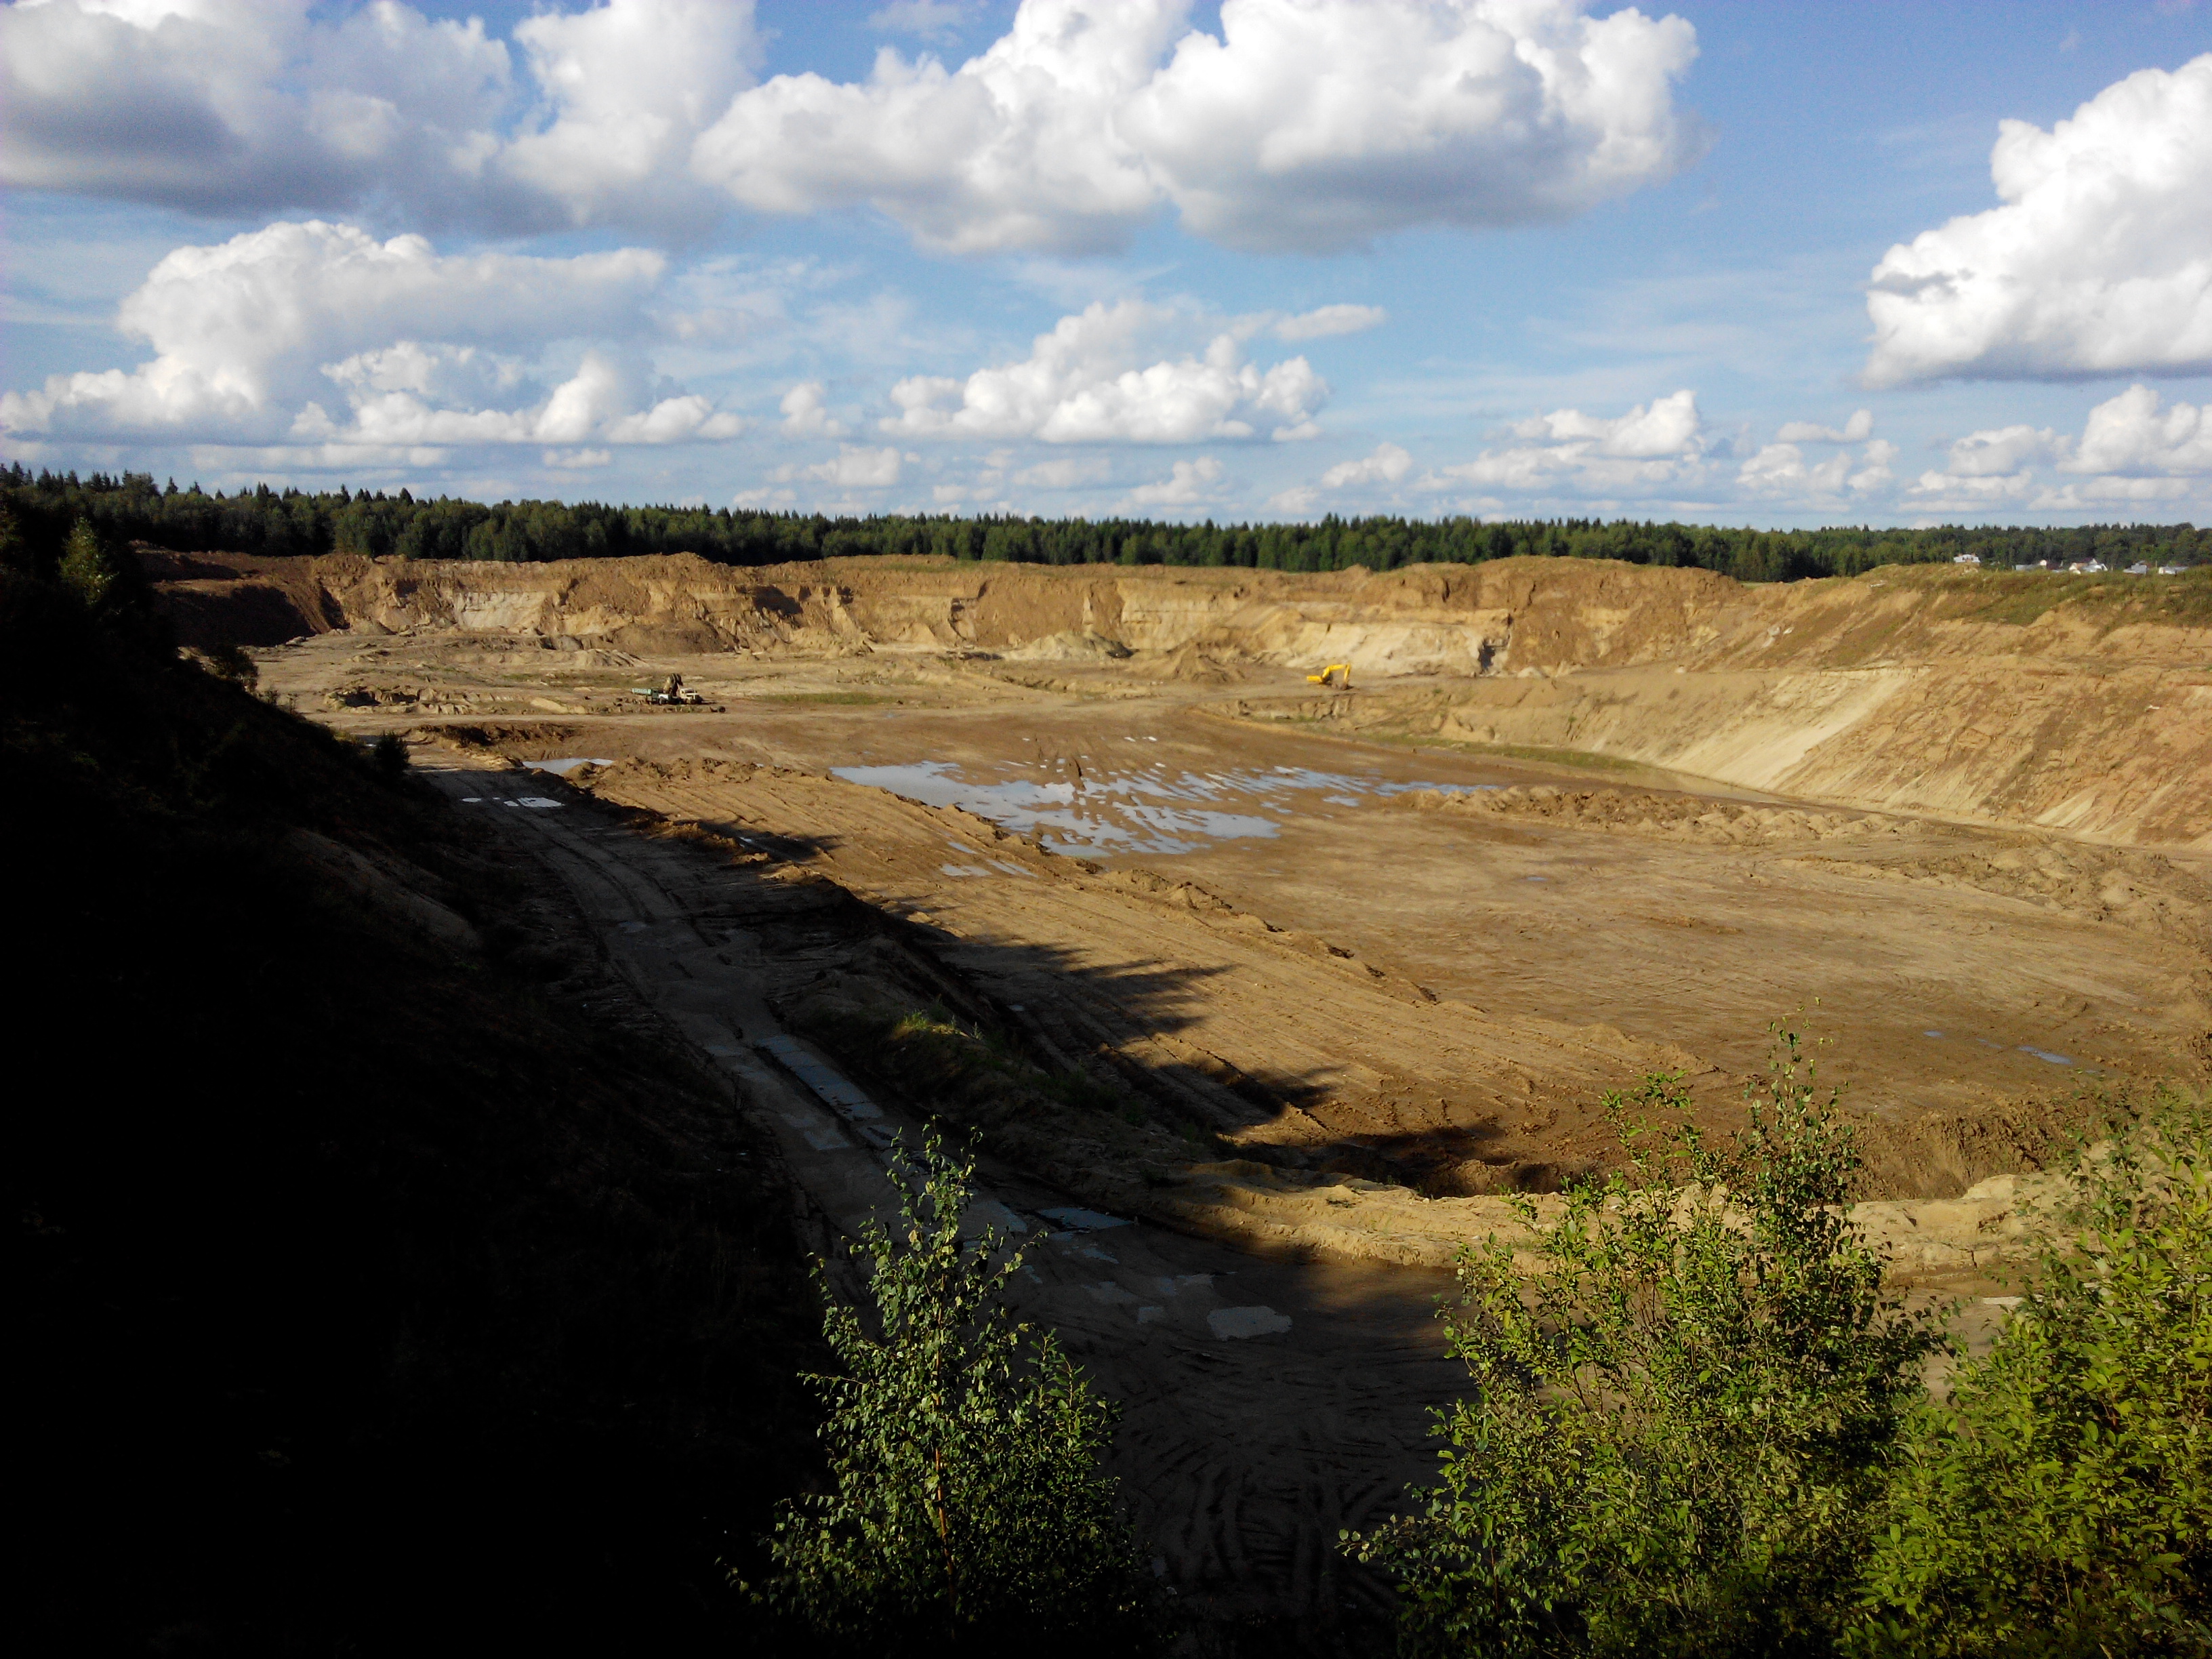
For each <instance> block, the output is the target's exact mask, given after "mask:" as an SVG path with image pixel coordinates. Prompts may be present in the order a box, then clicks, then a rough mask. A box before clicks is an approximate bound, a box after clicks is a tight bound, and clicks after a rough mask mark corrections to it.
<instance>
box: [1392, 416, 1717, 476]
mask: <svg viewBox="0 0 2212 1659" xmlns="http://www.w3.org/2000/svg"><path fill="white" fill-rule="evenodd" d="M1509 436H1510V441H1509V442H1507V443H1505V444H1504V445H1501V446H1499V447H1495V448H1491V449H1486V450H1484V451H1483V452H1482V453H1480V455H1478V456H1476V457H1475V458H1474V459H1473V460H1471V461H1468V462H1464V463H1462V464H1461V465H1457V466H1448V467H1444V468H1442V469H1440V471H1439V472H1438V474H1437V475H1436V477H1435V478H1433V479H1431V480H1425V486H1426V487H1428V488H1431V489H1437V488H1442V487H1443V484H1442V482H1441V481H1442V480H1443V479H1462V480H1464V481H1466V482H1468V483H1473V484H1476V485H1479V486H1480V487H1482V488H1484V489H1500V490H1505V491H1509V492H1512V493H1516V494H1528V493H1533V492H1537V491H1544V490H1554V489H1561V488H1565V489H1572V490H1574V491H1576V492H1577V493H1597V494H1601V495H1616V494H1637V493H1643V492H1646V491H1649V490H1650V489H1656V488H1657V487H1659V486H1661V485H1665V484H1679V483H1684V482H1686V481H1687V480H1690V479H1692V478H1695V477H1701V476H1702V475H1703V472H1704V471H1705V453H1706V451H1707V450H1708V449H1709V448H1710V447H1711V443H1710V441H1709V440H1708V439H1707V438H1706V436H1705V422H1704V420H1703V418H1702V417H1701V416H1699V413H1698V399H1697V394H1696V393H1695V392H1690V391H1681V392H1674V393H1672V394H1671V395H1669V396H1668V397H1664V398H1656V399H1654V400H1653V401H1652V402H1651V403H1650V404H1637V405H1636V406H1635V407H1634V408H1633V409H1631V410H1629V411H1628V413H1626V415H1620V416H1613V417H1611V418H1607V417H1604V416H1594V415H1585V414H1583V412H1582V411H1581V410H1578V409H1555V410H1551V411H1550V412H1549V413H1547V414H1543V415H1535V416H1530V417H1529V418H1528V419H1527V420H1524V421H1519V422H1515V423H1514V425H1513V426H1512V427H1511V428H1510V433H1509Z"/></svg>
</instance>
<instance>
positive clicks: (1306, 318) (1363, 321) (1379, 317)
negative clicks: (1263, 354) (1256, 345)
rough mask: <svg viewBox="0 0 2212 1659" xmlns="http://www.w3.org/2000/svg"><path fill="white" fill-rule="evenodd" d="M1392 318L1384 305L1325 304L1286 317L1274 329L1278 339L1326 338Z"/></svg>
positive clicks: (1355, 331)
mask: <svg viewBox="0 0 2212 1659" xmlns="http://www.w3.org/2000/svg"><path fill="white" fill-rule="evenodd" d="M1389 320H1390V313H1389V312H1387V311H1385V310H1383V307H1381V306H1351V305H1339V306H1322V307H1318V308H1317V309H1316V310H1313V311H1305V312H1300V313H1298V314H1297V316H1295V317H1285V318H1284V319H1282V320H1281V321H1280V322H1279V323H1277V324H1276V325H1274V329H1273V334H1274V336H1275V337H1276V338H1277V339H1279V340H1289V341H1291V342H1292V343H1296V342H1297V341H1300V340H1322V339H1327V338H1328V337H1329V336H1331V335H1334V334H1358V333H1360V332H1362V331H1364V330H1367V329H1370V328H1380V327H1382V325H1383V324H1384V323H1387V322H1389Z"/></svg>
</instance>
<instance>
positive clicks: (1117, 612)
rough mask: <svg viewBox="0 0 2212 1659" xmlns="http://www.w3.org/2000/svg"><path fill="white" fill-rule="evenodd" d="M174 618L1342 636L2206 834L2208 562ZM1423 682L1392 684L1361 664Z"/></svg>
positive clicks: (1877, 775) (1372, 710) (1662, 760)
mask: <svg viewBox="0 0 2212 1659" xmlns="http://www.w3.org/2000/svg"><path fill="white" fill-rule="evenodd" d="M149 569H150V570H151V574H155V576H156V577H157V579H159V580H161V584H162V587H163V591H164V592H165V593H167V595H168V596H169V599H170V603H171V605H172V607H173V612H174V613H175V614H176V615H177V616H178V617H179V626H180V629H182V630H183V631H184V633H185V637H186V639H187V641H188V642H194V643H198V642H204V638H205V637H208V636H213V635H223V634H225V633H226V630H228V636H229V637H233V638H237V639H240V640H241V641H243V642H246V643H264V642H273V639H272V637H271V636H272V635H273V636H274V637H275V638H283V637H289V635H294V634H299V633H306V632H318V631H321V630H323V629H329V628H337V627H356V628H362V629H389V630H392V631H395V632H398V631H405V630H413V629H425V628H429V629H447V628H450V629H465V630H471V631H483V632H494V633H525V634H537V635H549V636H555V637H568V638H572V639H574V640H576V641H578V642H579V643H580V644H581V645H586V646H605V647H614V648H617V649H623V650H628V651H632V652H639V653H653V654H660V653H695V652H705V653H712V652H721V651H732V650H750V651H756V652H767V653H775V654H784V653H799V654H811V653H825V654H827V653H853V652H863V651H868V652H878V653H898V652H917V653H943V652H967V653H990V654H994V655H1001V656H1011V657H1014V658H1017V659H1026V660H1036V659H1066V660H1071V661H1073V660H1081V659H1097V658H1100V657H1103V656H1109V655H1111V656H1117V657H1118V656H1121V655H1123V654H1124V653H1133V658H1134V659H1135V660H1134V661H1133V663H1132V666H1133V667H1134V668H1137V669H1139V670H1140V671H1149V672H1152V673H1153V674H1156V675H1159V676H1162V677H1168V678H1172V677H1175V676H1176V675H1179V674H1183V673H1198V672H1201V671H1203V672H1206V673H1208V674H1209V675H1212V674H1215V673H1218V672H1219V671H1222V670H1224V669H1227V670H1229V671H1234V670H1235V669H1237V667H1238V666H1239V665H1267V666H1273V667H1288V666H1297V667H1301V668H1312V667H1315V666H1318V665H1322V664H1324V663H1331V662H1348V663H1350V664H1352V668H1353V671H1354V675H1355V678H1357V679H1358V681H1359V682H1360V684H1362V686H1363V690H1362V693H1361V695H1360V697H1359V698H1358V700H1357V706H1356V707H1354V708H1346V706H1345V705H1344V704H1343V703H1342V702H1334V703H1331V704H1328V705H1316V706H1314V707H1311V708H1305V707H1301V706H1298V705H1297V704H1295V703H1291V704H1281V705H1277V706H1273V707H1267V706H1260V705H1255V707H1254V708H1253V709H1252V712H1254V713H1255V714H1268V713H1273V714H1316V713H1318V714H1328V716H1329V717H1331V718H1334V719H1338V720H1352V721H1353V722H1355V723H1363V724H1366V725H1369V726H1376V727H1379V728H1388V729H1395V730H1403V731H1410V732H1429V733H1434V734H1436V735H1438V736H1441V737H1444V738H1451V739H1455V740H1459V741H1465V742H1473V743H1481V744H1527V745H1535V746H1541V747H1547V748H1565V749H1577V750H1589V751H1595V752H1597V753H1601V754H1605V755H1611V756H1615V757H1622V758H1626V759H1632V760H1636V761H1639V762H1644V763H1650V764H1653V765H1657V766H1662V767H1666V768H1668V769H1674V770H1678V771H1682V772H1687V773H1692V774H1694V775H1699V776H1704V777H1709V778H1713V779H1717V780H1719V781H1724V782H1728V783H1732V784H1736V785H1740V786H1743V787H1751V788H1758V789H1765V790H1771V791H1774V792H1777V793H1789V794H1794V795H1802V796H1807V797H1810V798H1814V799H1823V800H1832V801H1836V802H1839V803H1844V804H1849V805H1859V806H1875V807H1883V808H1888V809H1893V810H1902V811H1934V812H1941V813H1947V814H1954V815H1957V816H1960V817H1973V818H1981V819H1986V820H1990V821H1994V822H2001V823H2034V824H2039V825H2042V826H2045V827H2047V828H2051V829H2063V830H2066V831H2069V832H2071V833H2075V834H2078V835H2082V836H2092V837H2096V838H2100V839H2105V840H2110V841H2116V842H2140V843H2144V844H2160V845H2168V846H2184V847H2191V848H2199V849H2204V850H2212V588H2208V587H2207V586H2206V585H2205V584H2204V583H2203V582H2202V581H2200V580H2196V579H2168V580H2161V581H2157V582H2149V581H2134V582H2129V581H2115V580H2106V581H2101V582H2100V581H2097V580H2087V579H2073V578H2067V577H2063V576H2056V575H2044V574H2035V575H2013V574H1995V573H1981V572H1971V571H1954V570H1953V569H1951V568H1948V567H1938V568H1925V567H1922V568H1895V567H1893V568H1886V569H1883V570H1879V571H1875V572H1871V573H1869V574H1867V575H1865V576H1862V577H1859V578H1857V579H1854V580H1828V581H1814V582H1796V583H1788V584H1771V585H1762V586H1747V585H1744V584H1741V583H1737V582H1735V581H1731V580H1729V579H1728V578H1726V577H1723V576H1717V575H1714V574H1711V573H1709V572H1705V571H1700V570H1674V569H1653V568H1644V567H1639V566H1633V565H1626V564H1617V563H1612V562H1604V561H1595V560H1569V559H1510V560H1503V561H1499V562H1495V563H1491V564H1483V565H1476V566H1471V567H1461V566H1434V565H1431V566H1419V567H1415V568H1411V569H1407V570H1401V571H1395V572H1391V573H1389V574H1380V575H1377V574H1370V573H1369V572H1366V571H1363V570H1351V571H1344V572H1338V573H1332V574H1312V575H1302V574H1288V573H1281V572H1272V571H1248V570H1185V569H1167V568H1158V567H1153V568H1120V567H1096V566H1094V567H1085V568H1073V569H1054V568H1046V567H1039V566H1033V565H1005V564H954V563H951V562H943V561H927V560H903V559H846V560H829V561H824V562H819V563H812V564H800V565H781V566H770V567H766V568H732V567H727V566H720V565H714V564H710V563H708V562H706V561H704V560H702V559H698V558H695V557H692V556H688V555H686V556H675V557H668V558H641V559H601V560H583V561H574V562H565V563H556V564H538V565H522V564H477V563H439V562H407V561H402V560H380V561H379V560H368V559H363V558H357V557H348V556H333V557H328V558H320V559H253V558H243V557H235V556H192V557H191V558H185V557H181V556H175V555H158V556H156V555H149ZM1407 678H1424V679H1427V680H1430V681H1431V682H1437V683H1436V684H1429V685H1425V686H1422V687H1419V688H1417V689H1407V690H1403V691H1400V690H1394V689H1393V687H1392V685H1391V682H1392V681H1394V680H1398V681H1403V680H1406V679H1407Z"/></svg>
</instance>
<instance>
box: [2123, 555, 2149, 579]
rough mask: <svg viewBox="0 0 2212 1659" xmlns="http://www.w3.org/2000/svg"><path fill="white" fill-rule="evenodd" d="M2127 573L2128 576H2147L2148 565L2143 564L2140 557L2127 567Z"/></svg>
mask: <svg viewBox="0 0 2212 1659" xmlns="http://www.w3.org/2000/svg"><path fill="white" fill-rule="evenodd" d="M2128 574H2130V576H2148V575H2149V574H2150V567H2149V566H2148V565H2147V564H2145V563H2144V562H2142V560H2141V559H2137V560H2136V562H2134V563H2133V564H2131V565H2130V566H2129V567H2128Z"/></svg>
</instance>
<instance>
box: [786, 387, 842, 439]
mask: <svg viewBox="0 0 2212 1659" xmlns="http://www.w3.org/2000/svg"><path fill="white" fill-rule="evenodd" d="M781 407H782V410H783V429H784V430H785V431H786V432H788V433H790V434H791V435H793V436H794V437H814V438H842V437H843V436H844V435H845V428H844V426H843V425H842V423H841V422H838V421H836V420H835V419H833V418H832V417H831V416H830V414H829V388H827V387H826V386H823V384H822V382H821V381H819V380H801V381H800V382H799V384H798V385H797V386H793V387H792V388H791V390H790V391H788V392H785V393H784V394H783V403H782V405H781Z"/></svg>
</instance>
